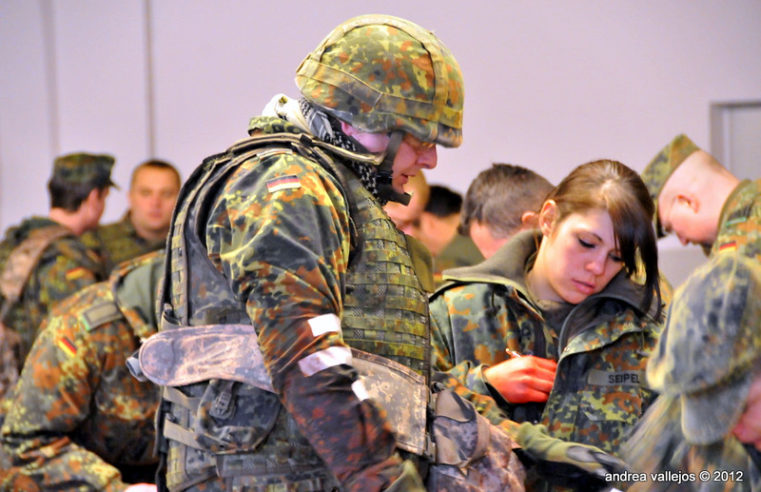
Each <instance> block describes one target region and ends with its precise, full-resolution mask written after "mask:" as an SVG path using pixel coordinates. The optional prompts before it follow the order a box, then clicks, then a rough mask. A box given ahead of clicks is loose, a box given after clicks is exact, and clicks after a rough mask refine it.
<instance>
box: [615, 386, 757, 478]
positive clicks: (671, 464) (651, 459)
mask: <svg viewBox="0 0 761 492" xmlns="http://www.w3.org/2000/svg"><path fill="white" fill-rule="evenodd" d="M680 407H681V402H680V400H679V398H678V397H674V396H668V395H661V396H659V397H658V398H657V399H656V400H655V402H654V403H653V404H652V405H651V406H650V408H649V409H648V411H647V413H645V415H644V416H643V417H642V419H641V420H640V422H639V423H638V424H637V426H636V428H635V431H634V432H633V433H632V435H631V437H630V438H629V439H628V440H627V442H626V443H625V444H624V446H623V447H622V450H621V454H622V455H623V456H624V458H625V460H626V462H627V463H628V464H629V465H630V466H631V472H630V474H628V475H627V476H626V477H627V478H628V480H627V482H628V484H629V485H630V487H629V488H627V489H626V490H627V491H628V492H690V491H695V492H697V491H700V492H729V491H733V492H758V491H761V472H759V468H758V467H757V466H756V465H755V464H754V462H753V460H752V458H751V457H750V455H749V454H748V453H747V452H746V451H745V448H744V447H743V446H742V444H741V443H740V442H739V441H738V440H737V439H735V438H729V439H726V440H724V441H719V442H716V443H714V444H711V445H707V446H694V445H690V444H689V443H688V442H687V440H686V439H685V438H684V434H683V433H682V426H681V424H680V420H681V408H680Z"/></svg>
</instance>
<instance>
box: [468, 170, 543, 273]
mask: <svg viewBox="0 0 761 492" xmlns="http://www.w3.org/2000/svg"><path fill="white" fill-rule="evenodd" d="M553 188H554V186H553V185H552V184H551V183H550V182H549V181H547V180H546V179H545V178H544V177H543V176H540V175H539V174H537V173H535V172H534V171H532V170H530V169H527V168H525V167H522V166H517V165H513V164H499V163H495V164H492V166H491V167H490V168H489V169H486V170H484V171H481V172H480V173H478V176H476V179H474V180H473V181H472V182H471V183H470V186H468V191H467V192H466V193H465V200H464V201H463V205H462V214H461V217H460V232H461V233H462V234H469V235H470V237H471V239H472V240H473V242H474V243H475V244H476V246H477V247H478V249H479V250H480V251H481V254H482V255H483V256H484V258H489V257H490V256H492V255H493V254H494V253H495V252H496V251H497V250H498V249H499V248H500V247H501V246H502V245H503V244H505V243H506V242H507V241H508V240H509V239H510V238H511V237H513V236H514V235H515V234H517V233H518V232H520V231H522V230H524V229H534V228H536V227H537V222H536V220H537V217H538V212H539V208H540V207H541V206H542V203H544V198H545V197H546V196H547V194H549V192H550V191H552V189H553Z"/></svg>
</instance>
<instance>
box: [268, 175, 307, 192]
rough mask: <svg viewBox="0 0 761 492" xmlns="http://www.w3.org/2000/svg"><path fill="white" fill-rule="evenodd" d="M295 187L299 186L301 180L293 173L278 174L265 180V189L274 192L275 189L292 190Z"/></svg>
mask: <svg viewBox="0 0 761 492" xmlns="http://www.w3.org/2000/svg"><path fill="white" fill-rule="evenodd" d="M295 188H301V181H299V178H298V177H297V176H295V175H293V174H290V175H288V176H280V177H279V178H274V179H271V180H269V181H267V191H269V192H270V193H275V192H276V191H282V190H292V189H295Z"/></svg>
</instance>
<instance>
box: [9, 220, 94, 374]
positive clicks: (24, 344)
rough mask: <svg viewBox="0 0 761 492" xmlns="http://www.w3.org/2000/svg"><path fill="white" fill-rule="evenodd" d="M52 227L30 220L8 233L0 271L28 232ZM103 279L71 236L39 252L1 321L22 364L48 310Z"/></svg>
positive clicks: (47, 222)
mask: <svg viewBox="0 0 761 492" xmlns="http://www.w3.org/2000/svg"><path fill="white" fill-rule="evenodd" d="M54 225H58V224H57V223H56V222H54V221H52V220H50V219H48V218H44V217H32V218H30V219H26V220H24V221H23V222H22V223H21V224H20V225H18V226H16V227H12V228H10V229H8V230H7V231H6V234H5V238H4V239H3V241H2V242H1V243H0V269H1V268H3V267H4V265H5V262H6V261H7V258H8V256H9V255H10V254H11V252H12V251H13V250H14V249H15V248H16V247H17V246H18V245H19V244H21V243H22V242H23V241H24V240H25V239H26V238H27V237H29V234H30V233H31V232H32V231H34V230H36V229H41V228H43V227H50V226H54ZM104 279H105V274H104V271H103V266H102V264H101V263H100V262H99V259H98V258H97V257H96V256H95V255H94V254H93V253H92V252H90V251H88V249H87V248H86V247H85V246H84V245H83V244H82V243H81V242H80V241H79V239H78V238H77V237H76V236H74V234H71V235H70V236H66V237H63V238H60V239H57V240H56V241H53V243H51V244H50V245H49V246H48V247H47V248H46V249H45V251H43V253H42V256H41V257H40V259H39V262H38V263H37V266H36V267H35V269H34V270H33V271H32V273H31V275H30V277H29V280H28V282H27V285H26V287H25V288H24V291H23V293H22V294H21V297H20V299H19V301H18V302H17V303H16V304H15V306H13V307H12V308H11V309H10V311H9V314H8V317H7V318H6V319H5V324H6V326H7V327H10V328H11V329H12V330H14V331H15V332H16V333H18V335H19V336H20V337H21V346H20V360H21V361H22V363H23V361H24V359H25V358H26V354H27V352H28V351H29V349H30V347H31V346H32V342H33V341H34V338H35V337H36V335H37V330H38V328H39V326H40V324H41V323H42V321H43V320H44V319H45V317H46V316H47V314H48V311H49V310H50V308H51V307H52V306H53V305H54V304H56V303H57V302H60V301H62V300H63V299H65V298H66V297H68V296H69V295H71V294H73V293H74V292H76V291H78V290H79V289H81V288H83V287H85V286H87V285H90V284H93V283H95V282H98V281H101V280H104Z"/></svg>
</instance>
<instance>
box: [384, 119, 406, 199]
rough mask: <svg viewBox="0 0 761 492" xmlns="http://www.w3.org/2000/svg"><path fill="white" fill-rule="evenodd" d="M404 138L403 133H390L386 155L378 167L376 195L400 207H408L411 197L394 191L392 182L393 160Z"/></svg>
mask: <svg viewBox="0 0 761 492" xmlns="http://www.w3.org/2000/svg"><path fill="white" fill-rule="evenodd" d="M403 138H404V132H400V131H394V132H391V138H390V139H389V142H388V147H386V153H385V156H384V158H383V162H381V163H380V164H379V165H378V168H377V169H378V176H377V184H378V193H379V194H380V195H381V196H382V197H383V198H385V199H387V200H388V201H390V202H398V203H401V204H402V205H408V204H409V203H410V198H412V195H410V194H409V193H399V192H398V191H396V190H395V189H394V185H393V182H392V179H393V175H394V159H396V153H397V152H398V151H399V146H400V145H401V144H402V139H403Z"/></svg>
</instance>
